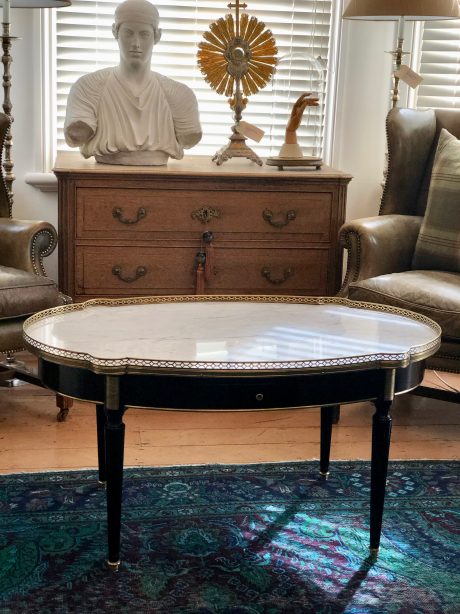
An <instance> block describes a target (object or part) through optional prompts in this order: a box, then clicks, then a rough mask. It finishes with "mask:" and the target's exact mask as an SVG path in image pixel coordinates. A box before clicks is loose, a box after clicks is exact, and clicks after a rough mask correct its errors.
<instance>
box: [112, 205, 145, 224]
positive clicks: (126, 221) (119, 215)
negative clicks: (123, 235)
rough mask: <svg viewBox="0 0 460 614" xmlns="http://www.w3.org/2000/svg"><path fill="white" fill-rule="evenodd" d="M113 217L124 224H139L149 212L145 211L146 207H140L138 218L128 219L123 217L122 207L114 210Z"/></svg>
mask: <svg viewBox="0 0 460 614" xmlns="http://www.w3.org/2000/svg"><path fill="white" fill-rule="evenodd" d="M112 215H113V217H114V218H115V219H117V220H118V221H119V222H121V223H122V224H137V222H139V221H140V220H142V219H143V218H144V217H145V216H146V215H147V211H146V210H145V209H144V207H139V209H138V210H137V215H136V217H135V218H128V217H123V209H122V208H121V207H114V208H113V209H112Z"/></svg>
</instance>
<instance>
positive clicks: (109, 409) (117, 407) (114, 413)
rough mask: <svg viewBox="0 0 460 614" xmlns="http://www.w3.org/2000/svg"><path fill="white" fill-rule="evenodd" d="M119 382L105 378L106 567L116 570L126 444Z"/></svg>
mask: <svg viewBox="0 0 460 614" xmlns="http://www.w3.org/2000/svg"><path fill="white" fill-rule="evenodd" d="M119 386H120V382H119V379H118V378H117V377H115V376H107V377H106V386H105V388H106V391H105V407H104V409H105V415H106V420H105V429H104V430H105V461H106V462H105V465H106V478H107V535H108V546H109V556H108V559H107V564H108V566H109V568H110V569H112V570H114V571H117V570H118V566H119V564H120V531H121V499H122V493H123V453H124V444H125V425H124V424H123V413H124V408H123V407H122V406H121V404H120V394H119Z"/></svg>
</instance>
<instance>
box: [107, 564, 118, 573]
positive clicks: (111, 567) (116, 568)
mask: <svg viewBox="0 0 460 614" xmlns="http://www.w3.org/2000/svg"><path fill="white" fill-rule="evenodd" d="M107 568H108V569H110V571H113V572H115V571H118V570H119V568H120V561H117V562H116V563H112V561H107Z"/></svg>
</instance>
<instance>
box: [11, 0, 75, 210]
mask: <svg viewBox="0 0 460 614" xmlns="http://www.w3.org/2000/svg"><path fill="white" fill-rule="evenodd" d="M70 4H72V2H71V0H2V5H3V15H2V36H1V38H2V49H3V55H2V63H3V92H4V94H3V111H4V113H5V114H6V115H8V117H9V118H10V121H11V122H13V116H12V113H11V110H12V108H13V105H12V104H11V98H10V89H11V71H10V67H11V62H12V61H13V57H12V55H11V44H12V41H13V40H15V39H16V38H17V36H11V33H10V9H11V8H18V9H42V8H57V7H60V6H69V5H70ZM11 146H12V136H11V127H10V130H9V131H8V134H7V136H6V139H5V144H4V157H3V160H4V161H3V169H4V171H5V172H4V178H5V182H6V187H7V190H8V193H9V196H10V205H9V206H10V216H11V208H12V205H13V190H12V184H13V181H14V179H15V177H14V174H13V160H12V157H11Z"/></svg>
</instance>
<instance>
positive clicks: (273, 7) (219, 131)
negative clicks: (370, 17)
mask: <svg viewBox="0 0 460 614" xmlns="http://www.w3.org/2000/svg"><path fill="white" fill-rule="evenodd" d="M118 4H119V2H117V1H115V2H114V1H110V0H72V5H71V6H69V7H66V8H63V9H57V10H56V11H55V12H54V14H55V19H56V36H57V45H56V107H57V108H56V118H57V119H56V131H57V149H58V150H64V149H68V147H67V145H66V144H65V141H64V136H63V124H64V118H65V109H66V102H67V95H68V92H69V89H70V87H71V85H72V84H73V83H74V82H75V81H76V80H77V79H78V77H80V76H81V75H84V74H87V73H89V72H92V71H94V70H98V69H101V68H105V67H108V66H115V65H117V64H118V62H119V51H118V45H117V42H116V40H115V39H114V38H113V35H112V23H113V15H114V11H115V8H116V6H117V5H118ZM153 4H154V5H155V6H156V7H157V8H158V11H159V13H160V27H161V29H162V38H161V41H160V42H159V43H158V44H157V45H156V46H155V47H154V50H153V56H152V70H155V71H157V72H159V73H161V74H163V75H166V76H168V77H170V78H172V79H176V80H177V81H181V82H182V83H185V84H186V85H188V86H189V87H191V88H192V89H193V91H194V92H195V94H196V96H197V99H198V105H199V109H200V119H201V124H202V128H203V139H202V141H201V143H200V144H199V145H198V146H196V147H194V148H193V149H192V150H191V151H190V154H214V153H215V152H216V150H217V149H219V148H220V147H222V146H224V145H226V144H227V142H228V137H229V136H230V134H231V126H232V125H233V118H232V112H231V110H230V107H229V104H228V102H227V99H226V97H225V96H220V95H218V94H216V93H215V92H214V91H213V90H212V89H211V87H210V86H209V85H208V84H207V83H206V82H205V80H204V78H203V76H202V75H201V73H200V71H199V69H198V67H197V61H196V53H197V45H198V43H199V42H200V41H201V40H202V37H203V33H204V32H205V31H206V30H208V28H209V25H210V24H211V23H212V22H213V21H215V20H216V19H218V18H219V17H222V16H224V15H225V13H226V12H228V11H229V9H228V8H227V4H228V2H227V1H226V0H222V1H218V0H175V1H174V2H171V1H170V0H155V1H153ZM332 4H333V2H332V0H278V1H277V2H272V1H271V0H249V2H248V8H247V9H246V10H247V12H248V14H249V15H254V16H255V17H257V19H258V20H259V21H263V22H264V23H265V25H266V27H267V28H269V29H270V30H271V31H272V33H273V35H274V37H275V39H276V44H277V47H278V59H279V60H280V61H279V67H278V69H277V72H276V75H275V79H274V80H273V82H272V83H271V84H269V85H268V86H267V87H266V88H265V89H262V90H261V91H260V92H258V93H257V94H255V95H252V96H250V97H249V102H248V105H247V108H246V110H245V111H244V113H243V119H244V120H245V121H248V122H250V123H252V124H255V125H256V126H258V127H259V128H261V129H262V130H264V131H265V136H264V137H263V139H262V141H261V142H260V143H259V144H257V153H258V154H259V155H261V156H266V155H277V154H278V151H279V147H280V146H281V145H282V143H283V140H284V129H285V127H286V122H287V120H288V116H289V109H288V107H287V105H283V104H278V103H279V100H280V98H282V97H283V95H284V94H286V92H285V91H284V90H285V89H286V88H287V89H289V92H290V98H294V99H295V98H296V94H298V95H300V94H301V93H302V92H304V91H314V92H315V93H316V92H323V93H324V94H325V91H326V80H327V65H328V59H329V41H330V29H331V10H332ZM316 58H320V60H319V61H318V60H316V61H315V59H316ZM319 64H320V65H321V66H322V69H321V70H318V68H317V67H318V65H319ZM308 112H309V115H308V122H302V125H301V127H300V128H299V130H298V137H299V143H300V145H301V146H302V147H311V146H313V145H316V146H318V143H319V152H321V144H322V137H323V128H324V105H320V106H319V107H315V108H313V107H309V108H308ZM305 116H306V114H305ZM305 124H308V125H305ZM248 144H251V141H249V142H248ZM252 144H253V145H254V143H252Z"/></svg>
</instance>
